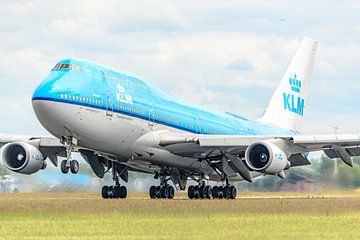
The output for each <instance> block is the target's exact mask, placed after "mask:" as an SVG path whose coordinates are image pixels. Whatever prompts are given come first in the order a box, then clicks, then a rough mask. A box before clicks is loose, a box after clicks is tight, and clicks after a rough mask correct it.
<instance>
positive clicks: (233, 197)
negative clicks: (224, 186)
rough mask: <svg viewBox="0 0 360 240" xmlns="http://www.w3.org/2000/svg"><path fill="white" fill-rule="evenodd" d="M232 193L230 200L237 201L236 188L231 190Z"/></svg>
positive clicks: (232, 187)
mask: <svg viewBox="0 0 360 240" xmlns="http://www.w3.org/2000/svg"><path fill="white" fill-rule="evenodd" d="M229 192H230V199H235V198H236V188H235V187H234V186H231V187H230V189H229Z"/></svg>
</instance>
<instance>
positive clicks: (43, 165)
mask: <svg viewBox="0 0 360 240" xmlns="http://www.w3.org/2000/svg"><path fill="white" fill-rule="evenodd" d="M46 167H47V163H46V162H45V161H43V164H42V165H41V169H42V170H43V169H45V168H46Z"/></svg>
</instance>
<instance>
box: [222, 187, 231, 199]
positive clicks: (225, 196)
mask: <svg viewBox="0 0 360 240" xmlns="http://www.w3.org/2000/svg"><path fill="white" fill-rule="evenodd" d="M223 195H224V198H226V199H230V186H225V187H224V190H223Z"/></svg>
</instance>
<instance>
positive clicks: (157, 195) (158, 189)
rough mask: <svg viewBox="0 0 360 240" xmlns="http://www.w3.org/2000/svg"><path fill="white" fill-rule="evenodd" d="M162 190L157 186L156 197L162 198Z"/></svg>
mask: <svg viewBox="0 0 360 240" xmlns="http://www.w3.org/2000/svg"><path fill="white" fill-rule="evenodd" d="M160 190H161V187H160V186H156V194H155V196H156V198H161V194H160Z"/></svg>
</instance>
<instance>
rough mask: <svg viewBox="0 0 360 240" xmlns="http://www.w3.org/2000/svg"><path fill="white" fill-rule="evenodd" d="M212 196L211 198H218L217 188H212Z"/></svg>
mask: <svg viewBox="0 0 360 240" xmlns="http://www.w3.org/2000/svg"><path fill="white" fill-rule="evenodd" d="M212 196H213V198H219V187H218V186H214V187H213V189H212Z"/></svg>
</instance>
